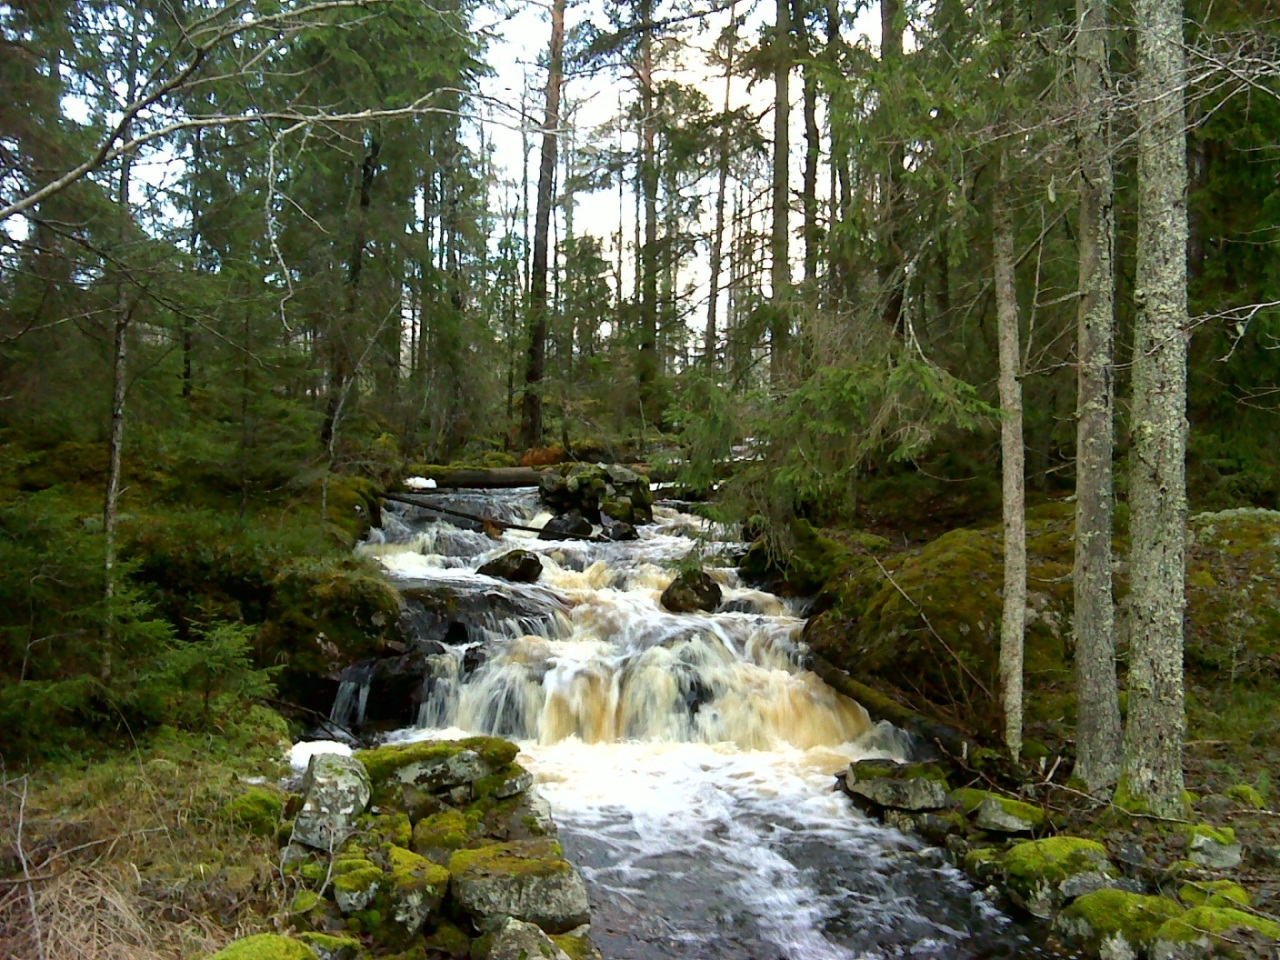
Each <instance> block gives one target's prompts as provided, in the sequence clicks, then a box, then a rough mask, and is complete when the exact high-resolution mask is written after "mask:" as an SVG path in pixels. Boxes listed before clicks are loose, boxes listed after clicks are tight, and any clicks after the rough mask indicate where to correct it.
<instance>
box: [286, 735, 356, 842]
mask: <svg viewBox="0 0 1280 960" xmlns="http://www.w3.org/2000/svg"><path fill="white" fill-rule="evenodd" d="M371 795H372V788H371V786H370V782H369V774H368V773H367V772H366V770H365V768H364V765H363V764H361V763H360V761H359V760H356V759H355V758H353V757H343V756H339V755H338V754H333V753H323V754H318V755H316V756H313V757H312V758H311V762H310V763H309V764H308V765H307V773H306V776H305V777H304V778H303V781H302V798H303V799H302V809H301V810H299V811H298V815H297V816H296V817H295V818H294V820H293V841H294V842H296V843H305V844H306V845H307V846H309V847H315V848H316V849H318V850H334V849H337V847H339V846H340V845H341V844H342V842H343V841H344V840H346V839H347V837H349V836H351V834H352V833H353V832H354V830H355V823H356V818H357V817H359V816H360V814H362V813H364V810H365V807H367V806H368V805H369V798H370V796H371Z"/></svg>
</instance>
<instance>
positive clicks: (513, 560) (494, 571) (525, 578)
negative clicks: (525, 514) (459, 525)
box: [476, 530, 591, 583]
mask: <svg viewBox="0 0 1280 960" xmlns="http://www.w3.org/2000/svg"><path fill="white" fill-rule="evenodd" d="M587 532H588V533H590V532H591V531H589V530H588V531H587ZM476 573H479V574H482V575H483V576H486V577H497V578H498V579H499V580H509V581H511V582H512V583H533V582H534V581H535V580H537V579H538V578H539V577H540V576H542V558H541V557H539V556H538V555H537V554H536V553H531V552H530V551H528V550H512V551H511V552H510V553H504V554H503V555H502V556H500V557H494V558H493V559H492V560H490V561H489V562H488V563H482V564H481V565H480V568H479V569H478V570H476Z"/></svg>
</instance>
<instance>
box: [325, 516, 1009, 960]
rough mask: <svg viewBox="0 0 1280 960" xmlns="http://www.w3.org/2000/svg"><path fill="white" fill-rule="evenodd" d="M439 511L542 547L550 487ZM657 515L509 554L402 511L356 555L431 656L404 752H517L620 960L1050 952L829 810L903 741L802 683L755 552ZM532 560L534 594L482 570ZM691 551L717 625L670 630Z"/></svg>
mask: <svg viewBox="0 0 1280 960" xmlns="http://www.w3.org/2000/svg"><path fill="white" fill-rule="evenodd" d="M432 499H433V500H434V501H436V502H438V503H439V504H441V505H442V506H446V507H449V508H450V509H452V510H457V511H462V512H464V513H470V514H473V515H475V516H490V517H493V518H496V519H500V520H504V521H508V522H515V523H519V524H521V525H524V526H530V527H541V526H542V525H543V524H544V523H545V522H546V520H547V519H548V518H549V515H547V514H545V513H541V512H540V509H539V505H538V502H537V498H536V493H535V492H533V491H501V492H497V491H483V492H481V491H470V492H460V493H449V494H444V493H437V494H435V495H433V498H432ZM654 513H655V522H654V523H653V524H650V525H646V526H644V527H642V528H640V534H641V539H640V540H638V541H634V542H631V543H593V542H586V541H544V540H538V539H536V536H535V535H534V534H529V533H521V532H517V531H507V532H506V533H504V534H503V535H502V540H501V542H495V541H494V540H493V539H491V537H490V536H489V535H487V534H486V533H485V532H484V531H482V530H479V529H477V530H468V529H464V527H465V526H466V521H459V520H457V519H456V518H450V517H445V516H443V515H440V514H435V515H432V514H431V513H430V512H429V511H427V510H425V509H419V508H415V507H403V508H396V509H394V510H388V511H387V512H386V513H385V514H384V520H383V528H382V529H381V530H376V531H374V532H373V534H372V535H371V537H370V540H369V542H368V543H366V544H364V545H363V546H362V548H361V549H362V550H363V551H364V552H365V553H367V554H369V555H372V556H375V557H377V558H378V559H379V560H380V562H381V563H382V564H383V566H384V567H385V568H386V570H387V573H388V575H389V576H390V577H391V578H392V580H393V582H394V583H396V585H397V586H398V587H399V588H400V589H401V590H402V592H403V594H404V596H405V599H406V607H407V609H408V613H407V615H406V617H405V619H404V624H405V628H406V632H407V633H408V634H409V636H408V639H409V640H410V641H417V642H418V644H419V646H420V648H421V649H422V650H424V651H426V655H425V657H424V662H425V676H424V677H423V679H422V687H421V690H420V692H419V693H418V697H417V701H418V707H417V720H418V724H417V726H416V727H414V728H409V729H404V730H401V731H398V732H397V733H395V734H393V735H392V737H391V739H392V740H401V741H403V740H413V739H423V738H428V737H440V736H460V735H463V734H464V733H465V734H473V733H487V734H496V735H499V736H504V737H508V738H510V739H513V740H516V741H517V742H519V743H520V744H521V748H522V752H523V757H522V762H524V763H525V764H526V766H528V767H529V768H530V769H531V770H533V772H534V773H535V775H536V776H537V778H538V781H539V785H540V786H539V789H540V790H541V792H542V793H543V795H544V796H545V797H546V798H547V799H548V800H549V801H550V802H551V804H552V807H553V810H554V813H555V817H556V821H557V823H558V824H559V825H560V830H561V837H562V840H563V843H564V846H565V849H566V852H567V854H568V855H569V856H570V857H571V859H574V860H575V861H576V862H577V863H578V864H579V865H580V867H581V868H582V870H583V873H584V876H585V877H586V878H587V881H588V884H589V886H590V888H591V892H592V901H593V903H592V906H593V916H594V918H595V919H594V921H593V937H594V938H595V939H596V941H597V943H598V944H599V945H600V946H601V947H602V949H603V950H604V952H605V955H606V956H607V957H610V958H614V960H620V958H645V960H648V958H660V957H661V958H664V960H665V958H683V957H687V958H708V960H710V958H716V960H727V958H750V960H775V958H786V960H821V958H863V957H865V958H878V957H885V958H888V957H921V958H925V957H929V958H934V957H936V958H943V957H945V958H966V957H991V956H1022V955H1030V953H1032V952H1034V951H1033V950H1032V948H1030V947H1029V946H1028V945H1027V944H1026V941H1025V940H1022V939H1021V938H1019V937H1017V936H1016V935H1015V934H1014V932H1013V931H1012V930H1011V929H1010V927H1009V924H1008V921H1007V920H1005V918H1003V917H1002V916H1001V915H1000V914H999V913H997V912H996V911H995V910H994V909H992V908H991V907H990V906H989V905H987V903H986V901H985V900H984V899H983V898H982V896H981V895H979V894H977V893H975V892H973V891H972V890H971V888H970V887H969V886H968V885H967V884H966V882H965V881H964V879H963V878H962V876H961V875H960V874H959V873H958V872H956V871H955V870H954V869H952V868H950V867H948V866H945V865H943V864H942V862H941V861H940V860H939V859H938V858H937V856H936V854H935V852H933V851H928V850H921V849H920V848H919V847H918V845H916V844H915V843H914V842H913V841H910V840H908V839H906V838H904V837H903V836H901V835H900V834H898V833H896V832H894V831H891V830H887V829H885V828H883V827H881V826H880V825H878V824H876V823H874V822H872V821H870V820H868V819H867V818H865V817H864V816H862V815H861V814H860V813H858V812H857V811H856V810H855V809H853V807H852V806H851V805H850V803H849V802H848V800H847V798H845V797H844V796H843V795H842V794H839V793H836V792H833V790H832V774H834V773H837V772H839V771H841V770H842V769H843V768H844V767H845V766H846V765H847V764H848V763H849V761H850V760H851V759H853V758H855V757H859V756H868V755H885V752H886V751H888V752H892V744H893V739H892V737H886V736H884V731H883V730H878V729H877V728H875V727H873V726H872V724H871V723H870V722H869V721H868V719H867V715H866V713H865V711H864V710H863V709H862V708H861V707H860V706H859V705H858V704H856V703H854V702H853V701H851V700H849V699H847V698H845V697H843V696H841V695H839V694H838V693H836V692H835V691H833V690H831V689H830V688H829V687H827V686H826V685H825V684H823V683H822V682H821V681H820V680H819V679H818V678H817V677H816V676H814V675H813V674H812V673H810V672H808V671H806V670H804V669H803V667H802V660H803V650H802V648H801V646H800V643H799V636H800V630H801V627H802V626H803V620H802V619H800V618H799V617H797V616H795V615H794V613H793V611H792V610H791V609H790V608H789V607H788V605H787V604H786V603H784V602H783V601H781V600H779V599H778V598H777V597H774V596H772V595H770V594H767V593H763V592H761V591H758V590H753V589H750V588H747V587H744V586H742V585H741V583H740V582H739V581H738V577H737V573H736V571H735V570H733V569H732V568H730V567H727V566H716V565H715V564H716V563H717V558H718V557H720V556H721V555H725V554H729V553H732V552H733V551H734V550H736V549H739V548H740V547H741V545H740V544H735V543H733V542H732V540H731V539H729V538H726V537H724V536H723V534H722V533H718V532H717V531H715V530H713V529H712V528H711V527H710V525H708V524H706V523H705V522H704V521H702V520H701V519H699V518H697V517H694V516H691V515H688V514H685V513H681V512H679V511H678V510H677V509H675V508H674V507H673V506H669V505H661V504H660V505H659V506H658V507H656V508H655V511H654ZM516 547H519V548H522V549H526V550H531V551H534V552H536V553H538V554H539V556H540V558H541V562H542V567H543V570H542V575H541V577H540V578H539V580H538V581H537V582H536V583H533V584H516V583H508V582H506V581H503V580H497V579H494V578H491V577H487V576H483V575H481V574H478V573H476V569H477V567H479V566H480V565H481V564H483V563H484V562H485V561H487V560H490V559H492V558H494V557H497V556H499V555H501V554H503V553H506V552H508V551H509V550H511V549H513V548H516ZM693 552H696V555H697V556H699V557H700V558H701V559H702V560H703V561H704V562H705V563H706V564H707V569H708V571H709V572H711V573H712V575H713V576H715V578H716V579H717V580H718V581H719V583H720V585H721V587H722V591H723V598H724V599H723V601H722V603H721V606H720V610H719V611H718V612H716V613H713V614H707V613H695V614H673V613H670V612H667V611H666V610H665V609H663V608H662V606H661V604H660V602H659V597H660V595H661V593H662V590H663V589H664V588H665V587H666V586H667V585H668V584H669V583H670V582H671V580H672V579H673V577H674V576H675V572H676V571H675V569H674V568H675V567H676V566H677V565H678V564H679V563H680V562H681V561H682V560H684V559H685V558H686V557H688V556H689V555H690V554H691V553H693ZM445 620H450V625H449V627H448V629H447V631H446V630H445V627H444V626H443V624H444V621H445ZM459 622H461V624H462V626H461V627H459V626H458V623H459ZM442 633H443V637H442ZM369 682H370V681H369V678H368V676H366V675H362V674H360V673H359V672H358V671H357V672H355V673H351V674H349V675H348V677H347V678H346V679H345V682H344V684H343V686H342V688H341V689H340V691H339V696H338V700H337V702H335V705H334V718H335V719H337V720H340V721H342V720H346V719H348V718H349V717H352V716H354V715H355V712H356V711H357V710H358V711H359V712H360V713H361V714H363V711H364V709H365V700H366V699H367V697H368V689H369Z"/></svg>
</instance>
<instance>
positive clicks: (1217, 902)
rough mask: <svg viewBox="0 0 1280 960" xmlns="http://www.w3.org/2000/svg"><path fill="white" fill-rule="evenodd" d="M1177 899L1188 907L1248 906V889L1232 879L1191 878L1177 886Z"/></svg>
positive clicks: (1249, 903)
mask: <svg viewBox="0 0 1280 960" xmlns="http://www.w3.org/2000/svg"><path fill="white" fill-rule="evenodd" d="M1178 899H1179V900H1181V901H1182V902H1183V903H1185V904H1186V905H1187V906H1189V907H1205V906H1208V907H1248V906H1250V905H1251V900H1250V897H1249V891H1248V890H1246V889H1245V888H1244V887H1242V886H1240V884H1238V883H1236V882H1235V881H1234V880H1192V881H1189V882H1187V883H1184V884H1183V885H1182V886H1181V887H1179V888H1178Z"/></svg>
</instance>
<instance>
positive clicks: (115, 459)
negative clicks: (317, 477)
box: [98, 15, 140, 682]
mask: <svg viewBox="0 0 1280 960" xmlns="http://www.w3.org/2000/svg"><path fill="white" fill-rule="evenodd" d="M130 30H131V33H130V37H129V55H128V71H129V76H128V80H127V82H126V92H125V103H133V102H134V100H135V99H136V98H137V95H138V58H139V56H140V52H139V49H138V46H139V41H138V18H137V16H136V15H135V16H134V17H133V18H132V23H131V27H130ZM129 130H130V124H129V122H128V121H127V120H126V121H125V123H124V126H123V128H122V129H121V137H122V139H124V140H127V139H128V138H129ZM132 180H133V154H132V153H125V154H123V155H121V157H120V180H119V182H118V183H117V186H116V191H117V192H116V208H117V213H118V215H119V217H120V225H119V226H120V229H119V232H118V237H119V240H120V242H121V244H122V245H123V244H124V243H125V242H126V241H127V240H128V238H129V234H130V232H131V229H132V216H131V215H130V210H129V188H130V184H131V183H132ZM123 255H124V252H123V251H121V256H122V257H123ZM117 269H121V268H119V267H117ZM133 309H134V304H133V303H130V302H129V292H128V288H127V287H126V285H125V277H124V275H123V271H122V272H121V276H120V278H119V280H117V282H116V310H115V324H114V326H115V330H114V334H115V336H114V344H113V350H112V361H111V435H110V437H109V439H108V440H107V456H108V466H107V491H106V495H105V496H104V497H103V502H102V541H103V542H102V550H103V563H102V568H103V590H102V595H103V601H104V606H105V608H106V609H105V610H104V612H103V618H102V649H101V653H100V658H99V661H98V677H99V679H101V680H102V681H104V682H105V681H107V680H109V679H110V678H111V673H112V670H113V665H114V656H113V652H114V651H113V647H114V645H115V639H116V638H115V624H116V611H115V595H116V569H115V568H116V527H117V525H118V523H119V520H120V473H121V450H122V449H123V447H124V413H125V407H124V404H125V396H126V393H127V391H128V387H129V324H130V321H132V319H133Z"/></svg>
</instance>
